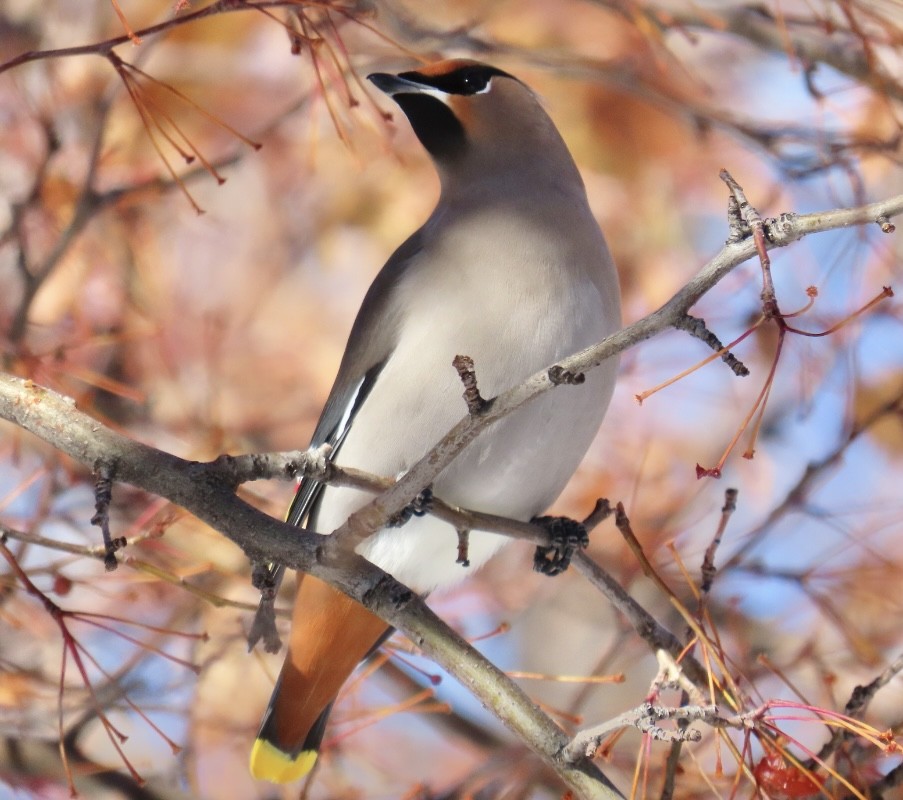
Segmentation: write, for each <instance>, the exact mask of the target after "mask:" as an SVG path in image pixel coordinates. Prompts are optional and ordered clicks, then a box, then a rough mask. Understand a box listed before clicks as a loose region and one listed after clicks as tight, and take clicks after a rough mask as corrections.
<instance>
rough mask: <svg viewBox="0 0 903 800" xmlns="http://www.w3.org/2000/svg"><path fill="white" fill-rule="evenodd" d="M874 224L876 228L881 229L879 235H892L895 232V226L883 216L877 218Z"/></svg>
mask: <svg viewBox="0 0 903 800" xmlns="http://www.w3.org/2000/svg"><path fill="white" fill-rule="evenodd" d="M875 222H876V223H877V224H878V227H879V228H881V233H893V232H894V231H895V230H897V226H896V225H894V223H893V222H891V221H890V220H889V219H888V218H887V217H885V216H884V215H883V214H882V215H881V216H880V217H878V218H877V219H876V220H875Z"/></svg>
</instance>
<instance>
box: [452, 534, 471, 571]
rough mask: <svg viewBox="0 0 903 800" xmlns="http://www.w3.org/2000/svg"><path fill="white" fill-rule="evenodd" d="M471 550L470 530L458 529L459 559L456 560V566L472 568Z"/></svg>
mask: <svg viewBox="0 0 903 800" xmlns="http://www.w3.org/2000/svg"><path fill="white" fill-rule="evenodd" d="M469 548H470V530H469V529H468V528H458V557H457V558H456V559H455V563H456V564H460V565H461V566H462V567H469V566H470V557H469V555H468V550H469Z"/></svg>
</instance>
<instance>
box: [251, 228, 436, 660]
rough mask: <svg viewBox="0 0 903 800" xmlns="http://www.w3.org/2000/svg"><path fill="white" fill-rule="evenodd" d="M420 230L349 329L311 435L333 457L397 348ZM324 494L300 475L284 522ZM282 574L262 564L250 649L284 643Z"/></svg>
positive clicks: (295, 521)
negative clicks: (402, 298)
mask: <svg viewBox="0 0 903 800" xmlns="http://www.w3.org/2000/svg"><path fill="white" fill-rule="evenodd" d="M422 231H423V229H422V228H421V229H420V230H419V231H417V232H416V233H415V234H413V235H412V236H411V237H410V238H408V239H407V240H406V241H405V242H404V244H402V245H401V246H400V247H399V248H398V249H397V250H396V251H395V252H394V253H393V254H392V255H391V256H390V258H389V260H388V261H387V262H386V264H385V266H384V267H383V268H382V270H380V273H379V275H377V276H376V279H375V280H374V281H373V284H372V285H371V286H370V289H369V290H368V292H367V294H366V296H365V297H364V302H363V304H362V305H361V308H360V311H358V314H357V318H356V319H355V321H354V325H353V326H352V328H351V334H350V336H349V337H348V344H347V346H346V348H345V355H344V356H343V357H342V363H341V365H340V366H339V372H338V375H337V376H336V380H335V383H334V384H333V387H332V391H330V393H329V397H328V399H327V400H326V405H325V406H324V407H323V413H322V414H321V415H320V420H319V422H317V427H316V428H315V429H314V434H313V437H312V438H311V447H319V446H320V445H322V444H325V443H329V444H330V445H332V452H331V454H330V456H329V457H330V459H334V458H335V457H336V454H337V453H338V452H339V450H340V449H341V446H342V442H343V441H344V440H345V436H346V435H347V434H348V431H349V430H350V428H351V424H352V422H353V421H354V417H355V415H356V414H357V412H358V411H359V410H360V408H361V406H362V405H363V403H364V402H365V401H366V399H367V395H368V394H369V393H370V390H371V389H372V388H373V385H374V384H375V383H376V380H377V378H378V377H379V373H380V372H381V370H382V368H383V366H384V365H385V363H386V361H388V359H389V357H390V356H391V355H392V351H393V350H394V349H395V344H396V341H397V334H398V327H399V323H400V319H399V316H400V310H399V308H398V303H397V295H396V292H395V287H396V286H397V285H398V282H399V280H400V279H401V276H402V275H403V274H404V273H405V272H406V271H407V270H408V269H409V268H410V266H411V264H412V263H414V261H415V260H416V258H417V256H418V254H419V253H420V252H421V250H422V249H423V240H424V235H423V233H422ZM322 492H323V484H322V483H318V482H317V481H315V480H312V479H310V478H302V479H301V482H300V484H299V486H298V490H297V492H295V498H294V500H293V501H292V504H291V506H290V507H289V510H288V515H287V516H286V521H287V522H290V523H291V524H292V525H297V526H301V525H305V524H307V523H308V521H309V520H311V519H312V518H315V512H316V507H317V501H318V500H319V498H320V496H321V495H322ZM324 533H329V531H324ZM284 574H285V567H283V566H282V565H281V564H269V565H263V574H262V577H261V578H260V583H259V584H258V585H260V586H261V587H262V588H261V599H260V604H259V606H258V609H257V613H256V615H255V617H254V620H253V622H252V624H251V629H250V632H249V633H248V646H249V649H253V648H254V646H255V644H256V643H257V642H258V641H260V640H261V639H263V640H264V644H265V648H266V650H267V652H276V651H278V650H279V648H280V646H281V642H280V640H279V636H278V634H277V632H276V624H275V620H276V618H275V608H274V605H275V600H276V594H277V592H278V591H279V586H280V585H281V584H282V578H283V576H284Z"/></svg>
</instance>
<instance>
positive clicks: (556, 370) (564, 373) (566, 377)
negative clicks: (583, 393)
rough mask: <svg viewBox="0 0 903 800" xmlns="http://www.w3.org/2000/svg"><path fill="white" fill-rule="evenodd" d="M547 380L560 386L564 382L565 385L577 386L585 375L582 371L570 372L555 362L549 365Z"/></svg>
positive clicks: (584, 378)
mask: <svg viewBox="0 0 903 800" xmlns="http://www.w3.org/2000/svg"><path fill="white" fill-rule="evenodd" d="M548 375H549V380H550V381H552V383H553V384H554V385H555V386H561V385H562V384H565V385H567V386H579V385H580V384H581V383H583V382H584V381H585V380H586V375H584V374H583V373H582V372H571V371H570V370H566V369H564V368H563V367H559V366H558V365H557V364H556V365H555V366H554V367H549V372H548Z"/></svg>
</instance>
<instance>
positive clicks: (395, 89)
mask: <svg viewBox="0 0 903 800" xmlns="http://www.w3.org/2000/svg"><path fill="white" fill-rule="evenodd" d="M367 80H368V81H370V83H372V84H373V85H374V86H375V87H376V88H377V89H379V90H380V91H381V92H384V93H385V94H387V95H389V97H394V96H395V95H397V94H434V93H436V90H435V89H434V88H433V87H432V86H425V85H424V84H422V83H417V82H416V81H411V80H408V79H407V78H402V77H401V76H400V75H391V74H390V73H388V72H373V73H371V74H370V75H368V76H367Z"/></svg>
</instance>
